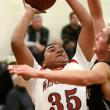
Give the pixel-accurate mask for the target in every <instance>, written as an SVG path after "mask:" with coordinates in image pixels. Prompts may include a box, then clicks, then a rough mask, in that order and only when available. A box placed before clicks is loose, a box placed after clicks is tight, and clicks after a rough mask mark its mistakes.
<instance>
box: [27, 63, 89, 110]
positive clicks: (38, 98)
mask: <svg viewBox="0 0 110 110" xmlns="http://www.w3.org/2000/svg"><path fill="white" fill-rule="evenodd" d="M35 68H37V69H38V68H39V69H40V68H41V67H40V66H39V65H38V64H37V62H36V64H35ZM64 69H65V70H72V69H74V70H75V69H80V70H82V67H80V66H79V64H77V63H76V62H71V63H68V64H67V65H66V66H65V67H64ZM47 71H51V70H47ZM25 87H26V89H27V91H28V93H29V95H30V96H31V98H32V101H33V103H34V105H35V110H73V109H74V110H87V106H86V87H81V86H74V85H67V84H61V83H58V82H54V81H49V80H47V79H31V80H29V81H25Z"/></svg>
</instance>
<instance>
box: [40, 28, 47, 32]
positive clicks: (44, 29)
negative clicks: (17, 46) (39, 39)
mask: <svg viewBox="0 0 110 110" xmlns="http://www.w3.org/2000/svg"><path fill="white" fill-rule="evenodd" d="M41 30H42V31H47V32H48V31H49V30H48V28H46V27H42V28H41Z"/></svg>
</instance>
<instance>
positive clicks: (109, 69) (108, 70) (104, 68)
mask: <svg viewBox="0 0 110 110" xmlns="http://www.w3.org/2000/svg"><path fill="white" fill-rule="evenodd" d="M93 70H99V71H101V72H103V73H105V74H106V75H107V77H108V78H110V66H109V65H108V64H107V63H106V62H98V63H96V64H95V65H94V66H93Z"/></svg>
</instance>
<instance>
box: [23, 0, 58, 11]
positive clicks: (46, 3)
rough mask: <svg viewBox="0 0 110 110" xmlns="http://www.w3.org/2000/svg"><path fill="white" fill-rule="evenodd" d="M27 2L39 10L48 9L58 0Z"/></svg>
mask: <svg viewBox="0 0 110 110" xmlns="http://www.w3.org/2000/svg"><path fill="white" fill-rule="evenodd" d="M25 2H26V3H28V4H30V5H31V6H32V7H33V8H36V9H38V10H47V9H49V8H50V7H51V6H52V5H53V4H54V3H55V2H56V0H25Z"/></svg>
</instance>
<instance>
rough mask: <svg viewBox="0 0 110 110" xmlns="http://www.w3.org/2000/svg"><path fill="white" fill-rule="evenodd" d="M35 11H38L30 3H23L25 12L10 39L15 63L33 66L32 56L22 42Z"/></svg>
mask: <svg viewBox="0 0 110 110" xmlns="http://www.w3.org/2000/svg"><path fill="white" fill-rule="evenodd" d="M35 13H39V11H37V10H36V9H34V8H32V7H31V6H30V5H28V4H25V12H24V15H23V17H22V18H21V21H20V22H19V24H18V25H17V27H16V29H15V31H14V33H13V35H12V39H11V47H12V50H13V53H14V55H15V57H16V60H17V64H27V65H29V66H33V64H34V58H33V56H32V54H31V52H30V51H29V49H28V48H27V47H26V45H25V43H24V38H25V35H26V32H27V29H28V25H29V23H30V21H31V19H32V17H33V15H34V14H35Z"/></svg>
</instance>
